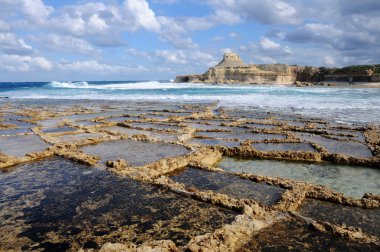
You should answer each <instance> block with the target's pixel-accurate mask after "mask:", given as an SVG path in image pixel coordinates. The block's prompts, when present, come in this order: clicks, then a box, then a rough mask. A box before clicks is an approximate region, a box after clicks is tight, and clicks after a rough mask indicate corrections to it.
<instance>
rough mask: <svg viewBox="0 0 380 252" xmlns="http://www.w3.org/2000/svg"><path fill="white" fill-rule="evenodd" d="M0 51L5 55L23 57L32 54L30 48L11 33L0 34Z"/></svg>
mask: <svg viewBox="0 0 380 252" xmlns="http://www.w3.org/2000/svg"><path fill="white" fill-rule="evenodd" d="M0 50H1V51H3V52H4V53H6V54H18V55H25V54H31V53H33V48H32V46H30V45H28V44H27V43H26V42H25V41H24V40H23V39H21V38H18V37H17V36H16V35H15V34H13V33H1V32H0Z"/></svg>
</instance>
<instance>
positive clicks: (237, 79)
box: [175, 53, 380, 84]
mask: <svg viewBox="0 0 380 252" xmlns="http://www.w3.org/2000/svg"><path fill="white" fill-rule="evenodd" d="M323 81H345V82H355V81H356V82H375V81H376V82H378V81H380V65H366V66H350V67H345V68H340V69H338V68H325V67H320V68H317V67H309V66H296V65H286V64H262V65H248V64H245V63H244V62H243V60H242V59H241V58H240V56H239V55H237V54H235V53H225V54H224V56H223V60H222V61H221V62H219V63H218V64H217V65H216V66H214V67H211V68H210V69H209V70H208V71H207V72H205V73H204V74H194V75H182V76H177V77H176V79H175V82H179V83H181V82H192V83H207V84H221V83H227V84H237V83H241V84H295V83H302V82H323Z"/></svg>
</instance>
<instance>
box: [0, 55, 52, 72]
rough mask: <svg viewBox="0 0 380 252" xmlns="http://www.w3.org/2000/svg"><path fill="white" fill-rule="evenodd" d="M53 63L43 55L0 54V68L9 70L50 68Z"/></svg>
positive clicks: (24, 70)
mask: <svg viewBox="0 0 380 252" xmlns="http://www.w3.org/2000/svg"><path fill="white" fill-rule="evenodd" d="M52 68H53V64H52V63H51V62H50V61H49V60H47V59H45V58H44V57H31V56H20V55H0V69H3V70H6V71H10V72H32V71H38V70H51V69H52Z"/></svg>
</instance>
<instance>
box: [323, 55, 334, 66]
mask: <svg viewBox="0 0 380 252" xmlns="http://www.w3.org/2000/svg"><path fill="white" fill-rule="evenodd" d="M324 63H325V64H326V65H327V66H334V65H336V61H335V59H334V58H333V57H331V56H329V55H326V56H325V57H324Z"/></svg>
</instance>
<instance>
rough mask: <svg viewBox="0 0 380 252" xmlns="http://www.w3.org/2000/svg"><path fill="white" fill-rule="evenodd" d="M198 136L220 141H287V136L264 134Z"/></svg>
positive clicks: (200, 134)
mask: <svg viewBox="0 0 380 252" xmlns="http://www.w3.org/2000/svg"><path fill="white" fill-rule="evenodd" d="M196 134H197V135H198V136H204V137H212V138H219V139H239V140H257V141H261V140H265V139H267V140H273V139H286V135H279V134H262V133H249V132H197V133H196Z"/></svg>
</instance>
